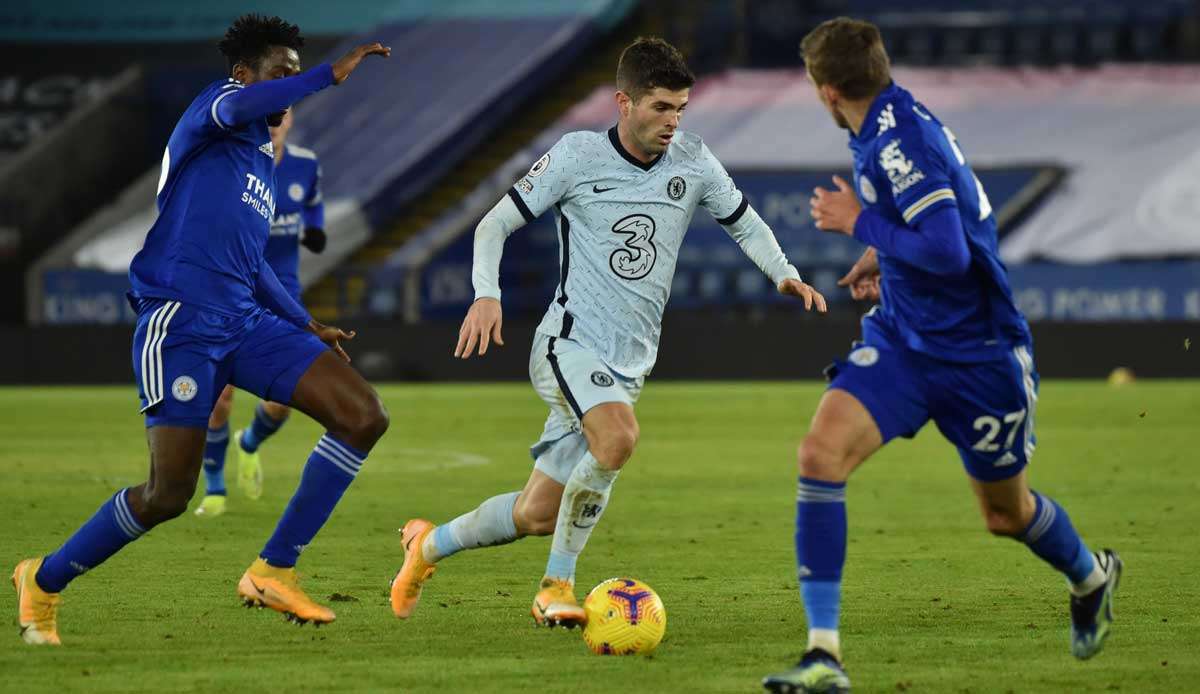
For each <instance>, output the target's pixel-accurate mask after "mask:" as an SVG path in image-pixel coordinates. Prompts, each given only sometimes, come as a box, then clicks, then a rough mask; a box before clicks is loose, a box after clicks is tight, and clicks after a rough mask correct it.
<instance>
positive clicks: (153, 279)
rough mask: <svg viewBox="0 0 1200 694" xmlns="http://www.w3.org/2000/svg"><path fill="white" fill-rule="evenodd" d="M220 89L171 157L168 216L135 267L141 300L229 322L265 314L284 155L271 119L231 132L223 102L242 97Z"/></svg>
mask: <svg viewBox="0 0 1200 694" xmlns="http://www.w3.org/2000/svg"><path fill="white" fill-rule="evenodd" d="M242 88H243V85H242V84H241V83H239V82H236V81H234V80H232V79H228V80H221V81H218V82H214V83H212V84H210V85H209V86H208V87H206V88H205V89H204V91H202V92H201V93H200V95H199V96H197V97H196V99H195V100H194V101H193V102H192V103H191V105H190V106H188V108H187V110H186V111H185V112H184V114H183V116H182V117H181V118H180V119H179V122H178V123H177V124H176V125H175V130H174V131H173V132H172V133H171V138H170V139H169V140H168V141H167V149H166V151H165V152H164V153H163V160H162V173H161V174H160V176H159V179H158V196H157V204H158V218H157V219H156V220H155V222H154V225H153V226H152V227H150V232H149V233H148V234H147V235H146V241H145V244H144V245H143V247H142V250H141V251H139V252H138V254H137V255H136V256H135V257H134V259H133V263H132V264H131V265H130V268H129V281H130V283H131V284H132V285H133V293H134V295H135V296H137V297H143V298H157V299H170V300H174V301H180V302H182V303H184V304H188V305H194V306H198V307H203V308H206V309H209V310H212V311H214V312H217V313H222V314H226V315H242V314H245V313H248V312H250V311H253V310H255V307H256V306H257V303H256V301H255V299H254V287H255V282H256V279H257V276H258V271H259V268H260V267H261V265H262V261H263V247H264V246H265V245H266V243H267V235H268V232H269V231H270V226H271V219H272V218H273V217H274V214H275V184H274V169H275V153H274V150H273V148H272V146H271V134H270V131H269V130H268V128H267V121H266V118H260V119H255V120H253V121H251V122H249V123H247V124H246V125H243V126H241V127H230V126H227V125H225V124H224V123H222V122H221V121H220V120H219V118H218V116H217V105H218V104H219V103H220V101H221V99H224V98H227V97H228V96H229V95H231V94H233V93H235V92H236V91H237V90H239V89H242Z"/></svg>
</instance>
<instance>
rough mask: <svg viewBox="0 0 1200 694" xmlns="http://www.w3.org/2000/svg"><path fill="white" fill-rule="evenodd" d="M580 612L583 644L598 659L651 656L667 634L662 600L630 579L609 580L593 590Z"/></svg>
mask: <svg viewBox="0 0 1200 694" xmlns="http://www.w3.org/2000/svg"><path fill="white" fill-rule="evenodd" d="M583 609H584V611H586V612H587V626H585V627H584V628H583V640H584V641H585V642H586V643H587V645H588V648H590V649H592V652H593V653H596V654H598V655H646V654H649V653H653V652H654V649H655V648H658V644H659V642H660V641H662V637H663V633H665V632H666V630H667V610H666V608H664V607H663V603H662V599H661V598H659V597H658V593H655V592H654V589H653V588H651V587H650V586H648V585H646V584H645V583H642V582H641V581H638V580H636V579H633V578H610V579H608V580H607V581H604V582H603V583H601V584H600V585H598V586H596V587H595V588H592V592H590V593H588V596H587V599H586V600H584V602H583Z"/></svg>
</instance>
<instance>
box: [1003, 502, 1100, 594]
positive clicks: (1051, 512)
mask: <svg viewBox="0 0 1200 694" xmlns="http://www.w3.org/2000/svg"><path fill="white" fill-rule="evenodd" d="M1033 498H1034V499H1036V501H1037V507H1036V508H1035V510H1034V512H1033V520H1031V521H1029V527H1027V528H1025V532H1024V533H1022V534H1021V537H1020V538H1018V539H1020V540H1021V542H1024V543H1025V544H1027V545H1029V549H1031V550H1033V553H1034V554H1036V555H1038V556H1039V557H1041V558H1042V559H1043V560H1044V561H1046V562H1047V563H1048V564H1050V565H1051V566H1053V567H1054V568H1056V569H1058V570H1059V571H1061V572H1062V573H1063V574H1065V575H1066V577H1067V580H1069V581H1070V582H1071V583H1082V582H1083V580H1084V579H1085V578H1087V577H1088V575H1089V574H1091V573H1092V568H1093V567H1094V566H1095V563H1096V562H1095V559H1094V558H1093V557H1092V553H1091V551H1090V550H1089V549H1088V548H1087V545H1085V544H1083V540H1081V539H1080V538H1079V533H1077V532H1075V528H1074V526H1072V525H1071V519H1070V518H1069V517H1068V516H1067V512H1066V510H1065V509H1063V507H1062V506H1059V505H1058V503H1057V502H1055V501H1054V499H1051V498H1050V497H1048V496H1043V495H1041V494H1038V493H1037V492H1034V493H1033Z"/></svg>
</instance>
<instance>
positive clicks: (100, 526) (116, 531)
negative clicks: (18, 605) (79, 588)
mask: <svg viewBox="0 0 1200 694" xmlns="http://www.w3.org/2000/svg"><path fill="white" fill-rule="evenodd" d="M128 492H129V489H128V488H125V489H122V490H121V491H119V492H117V493H116V494H114V495H113V497H112V498H111V499H109V500H108V501H105V502H104V504H103V505H102V506H101V507H100V510H99V511H96V515H94V516H92V517H91V518H89V519H88V521H87V522H86V523H84V524H83V526H82V527H80V528H79V530H76V531H75V534H74V535H72V536H71V537H70V538H68V539H67V541H66V542H64V543H63V546H62V547H59V548H58V549H57V550H55V551H54V553H53V554H50V555H49V556H47V557H46V560H45V561H44V562H42V567H41V568H40V569H38V572H37V576H35V579H36V580H37V583H38V585H39V586H41V587H42V590H44V591H46V592H47V593H58V592H61V591H62V589H63V588H66V587H67V584H68V583H70V582H71V581H72V580H74V579H75V577H76V576H80V575H82V574H84V573H86V572H88V571H90V570H91V569H94V568H96V567H97V566H100V565H101V564H103V563H104V560H106V559H108V558H109V557H111V556H112V555H114V554H116V553H117V552H119V551H121V548H122V547H124V546H125V545H127V544H129V543H130V542H133V541H134V540H136V539H138V538H139V537H141V536H142V535H143V534H144V533H145V532H146V529H145V528H144V527H142V524H141V523H139V522H138V521H137V519H136V518H134V517H133V513H132V512H130V510H129V503H128V501H127V500H126V494H127V493H128Z"/></svg>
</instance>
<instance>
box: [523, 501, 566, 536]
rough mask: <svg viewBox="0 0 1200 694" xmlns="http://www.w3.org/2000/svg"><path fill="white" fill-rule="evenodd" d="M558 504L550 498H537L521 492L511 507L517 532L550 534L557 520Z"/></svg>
mask: <svg viewBox="0 0 1200 694" xmlns="http://www.w3.org/2000/svg"><path fill="white" fill-rule="evenodd" d="M558 506H559V505H558V503H557V502H554V501H553V500H551V499H537V498H535V497H532V496H531V495H528V494H522V495H521V496H520V497H519V498H518V499H517V503H516V506H514V507H513V522H514V523H515V524H516V526H517V534H518V535H521V536H526V535H536V536H542V535H552V534H553V533H554V526H555V523H556V522H557V521H558Z"/></svg>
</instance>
